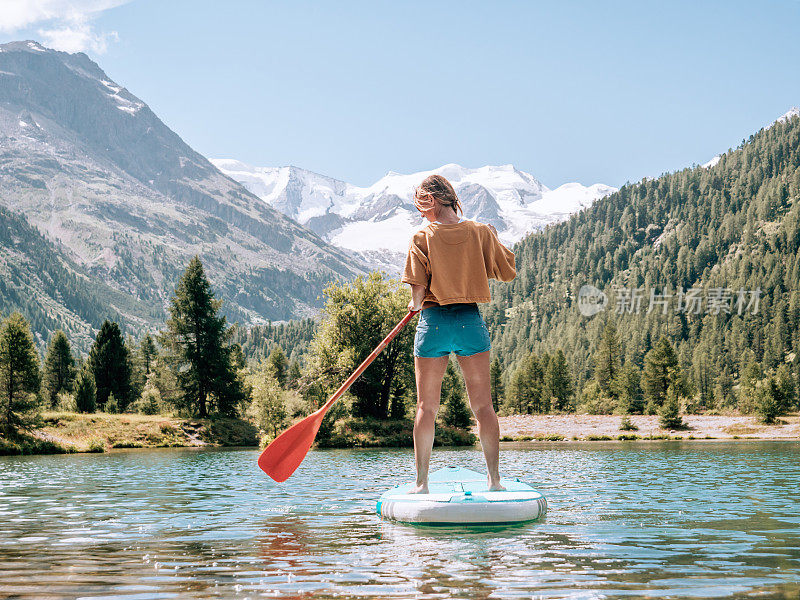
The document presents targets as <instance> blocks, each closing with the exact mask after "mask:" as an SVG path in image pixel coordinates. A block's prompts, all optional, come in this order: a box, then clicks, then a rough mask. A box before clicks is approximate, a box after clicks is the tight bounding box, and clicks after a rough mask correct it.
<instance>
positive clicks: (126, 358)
mask: <svg viewBox="0 0 800 600" xmlns="http://www.w3.org/2000/svg"><path fill="white" fill-rule="evenodd" d="M325 294H326V296H327V304H326V306H325V309H324V311H323V313H324V314H323V316H322V318H321V319H320V321H319V323H318V324H316V326H315V328H314V334H313V338H312V339H311V341H310V343H309V344H308V352H307V353H306V355H304V356H303V359H304V360H303V363H302V364H301V362H300V361H299V360H296V359H292V360H290V359H289V358H288V357H287V355H286V353H285V351H284V350H283V348H282V347H281V346H280V345H277V344H273V347H272V350H271V351H270V352H269V354H268V355H261V356H259V357H257V358H254V357H250V358H249V359H247V358H246V357H245V354H244V352H243V351H242V348H241V346H240V345H239V343H237V342H235V341H233V339H234V336H235V334H236V328H235V326H229V325H228V324H227V322H226V318H225V317H224V316H222V315H221V314H220V309H221V305H222V302H221V301H220V300H218V299H217V298H215V295H214V292H213V290H212V288H211V284H210V282H209V280H208V278H207V277H206V275H205V272H204V270H203V266H202V264H201V262H200V260H199V258H197V257H195V258H194V259H192V260H191V262H190V263H189V265H188V267H187V269H186V271H185V273H184V274H183V276H182V277H181V279H180V281H179V282H178V284H177V286H176V288H175V293H174V295H173V297H172V299H171V301H170V307H169V318H168V319H167V320H166V322H165V325H164V328H163V329H162V330H161V331H158V332H147V333H145V334H144V336H143V337H142V338H141V339H140V340H139V341H134V340H132V339H130V338H128V339H126V338H125V336H123V334H122V332H121V330H120V327H119V325H118V324H117V323H116V322H114V321H111V320H106V321H104V322H103V324H102V326H101V327H100V329H99V331H98V332H97V335H96V337H95V339H94V342H93V344H92V346H91V349H90V351H89V353H88V356H86V357H85V358H82V357H79V356H76V355H75V353H74V352H73V349H72V347H71V344H70V341H69V339H68V337H67V335H66V334H65V333H64V332H63V331H56V332H55V333H54V335H53V336H52V337H51V339H50V341H49V344H48V347H47V351H46V353H45V357H44V360H40V358H39V355H38V353H37V351H36V345H35V343H34V339H33V335H32V334H31V329H30V324H29V323H28V322H27V321H26V319H25V318H24V317H23V316H22V315H21V314H20V313H18V312H16V313H13V314H11V315H10V316H8V317H7V318H5V319H3V320H2V323H1V324H0V385H1V386H2V391H0V402H1V403H2V404H0V406H2V414H0V430H1V431H2V432H3V433H5V434H7V435H10V434H13V433H16V432H19V431H21V430H29V429H31V428H32V427H33V426H34V425H35V424H36V422H37V419H38V416H39V415H40V413H41V411H42V410H51V411H77V412H82V413H93V412H96V411H103V412H106V413H124V412H139V413H143V414H162V413H173V414H177V415H185V416H197V417H206V416H213V415H223V416H236V417H241V418H247V419H249V420H251V421H253V422H254V423H255V424H256V425H257V426H258V427H259V428H260V429H261V431H262V433H263V434H264V436H265V437H266V438H271V437H274V436H275V435H277V434H278V433H279V432H280V431H281V430H282V429H283V428H284V427H286V426H288V425H289V424H290V423H291V421H292V420H293V419H295V418H297V417H300V416H303V415H306V414H309V413H310V412H311V411H313V410H316V409H317V408H318V407H319V406H320V405H321V403H322V402H324V401H325V400H327V398H328V397H329V396H330V394H331V393H332V392H333V390H335V389H336V388H338V386H339V385H341V382H342V381H343V380H344V379H345V378H346V377H347V376H348V375H349V374H350V373H351V372H352V371H353V370H354V369H355V367H356V366H357V365H358V364H360V362H361V361H362V360H363V359H364V358H365V357H366V355H367V354H369V353H370V352H371V351H372V350H373V349H374V347H375V346H377V344H378V343H379V342H380V341H381V340H382V339H383V337H385V335H386V334H387V333H388V331H389V330H390V329H391V328H392V327H394V325H395V324H396V322H397V321H398V320H399V319H400V318H402V316H403V315H404V314H405V310H406V309H405V306H406V304H407V303H408V298H407V290H405V289H403V286H402V285H401V284H400V283H399V282H398V281H396V280H388V279H386V278H385V277H384V275H383V274H382V273H373V274H371V275H369V276H368V277H363V276H361V277H358V278H357V279H356V280H355V281H353V282H351V283H350V284H346V285H340V284H338V283H336V282H333V283H331V284H330V285H329V286H328V287H327V288H326V289H325ZM301 326H303V327H304V328H305V329H308V324H307V323H306V324H303V323H301ZM276 327H279V328H280V329H281V330H285V328H284V327H283V326H280V325H279V326H276ZM286 335H289V336H291V334H286ZM412 346H413V329H412V328H410V327H409V328H407V329H406V330H405V331H404V332H402V333H401V335H399V336H398V337H397V338H395V340H393V342H392V343H391V344H390V345H389V346H388V347H387V348H386V349H385V350H384V352H383V353H382V354H381V355H380V356H379V357H378V359H376V360H375V362H374V363H373V364H372V366H371V367H370V369H368V370H367V371H366V372H365V373H364V374H363V375H362V376H361V377H360V378H359V379H358V380H357V381H356V383H355V384H354V385H353V386H352V387H351V388H350V390H349V391H348V393H347V394H346V395H345V398H343V400H342V402H340V404H339V407H338V411H334V412H333V414H332V415H331V418H329V419H327V420H326V423H325V424H324V427H323V429H322V432H321V438H322V439H324V438H325V436H326V435H328V436H331V435H333V434H334V430H335V429H336V427H337V424H338V423H340V422H341V421H345V420H347V419H352V418H355V419H374V420H384V421H385V420H398V421H403V420H406V421H407V420H408V419H409V409H410V407H411V406H412V405H413V403H414V402H415V399H414V394H413V390H414V371H413V362H412V358H411V351H412ZM263 349H264V346H260V350H261V352H263ZM443 390H444V401H443V410H442V412H441V416H440V423H441V424H442V425H444V426H446V427H451V428H461V429H464V428H467V427H469V425H470V424H471V423H472V415H471V412H470V410H469V408H468V405H467V402H466V394H465V391H464V386H463V383H462V381H461V377H460V376H459V375H458V369H457V367H456V366H454V364H453V363H451V364H450V365H449V366H448V370H447V375H446V378H445V383H444V386H443ZM409 439H410V438H409Z"/></svg>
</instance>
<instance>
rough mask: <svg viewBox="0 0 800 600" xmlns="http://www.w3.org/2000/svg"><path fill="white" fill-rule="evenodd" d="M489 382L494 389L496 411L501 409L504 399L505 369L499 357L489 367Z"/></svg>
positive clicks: (493, 397)
mask: <svg viewBox="0 0 800 600" xmlns="http://www.w3.org/2000/svg"><path fill="white" fill-rule="evenodd" d="M489 382H490V387H491V390H492V406H493V407H494V410H495V412H496V411H498V410H500V405H501V404H502V399H503V395H504V389H503V369H502V367H501V366H500V360H498V358H497V357H495V358H494V360H493V361H492V365H491V367H490V368H489Z"/></svg>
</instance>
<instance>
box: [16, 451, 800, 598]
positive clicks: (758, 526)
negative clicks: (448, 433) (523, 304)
mask: <svg viewBox="0 0 800 600" xmlns="http://www.w3.org/2000/svg"><path fill="white" fill-rule="evenodd" d="M798 450H800V444H797V443H753V444H751V443H739V444H732V443H714V444H711V443H696V444H691V443H665V444H628V445H619V444H606V445H603V444H583V445H580V444H569V445H566V444H543V443H540V444H534V445H528V446H523V445H518V446H512V447H510V448H508V449H506V450H504V452H503V464H504V468H505V472H506V474H508V475H511V476H519V477H520V478H521V479H523V480H526V481H529V482H532V483H533V484H534V485H536V486H537V487H538V488H539V489H541V490H542V491H543V492H544V493H545V495H546V496H547V497H548V502H549V512H548V515H547V517H546V519H545V520H544V521H541V522H537V523H528V524H521V525H502V526H484V527H478V528H464V527H413V526H408V525H401V524H396V523H392V522H389V521H382V520H380V518H379V517H377V516H376V515H375V513H374V508H375V504H374V503H375V499H376V498H377V496H378V495H380V493H381V492H382V491H384V490H385V489H386V488H388V487H390V486H392V485H395V484H396V483H398V482H399V481H401V480H404V479H407V478H409V477H410V473H411V469H412V465H413V455H412V454H411V452H410V451H408V450H387V451H378V450H364V451H341V450H339V451H325V452H313V453H312V454H311V455H309V457H308V459H307V460H306V462H305V463H304V464H303V466H302V467H301V469H300V470H299V471H298V472H297V473H296V475H295V476H294V477H292V479H291V480H290V481H289V482H287V483H286V484H280V485H279V484H275V483H274V482H272V481H271V480H269V479H268V478H267V477H265V476H263V475H262V474H261V473H260V471H258V470H257V469H256V467H255V458H256V453H255V452H253V451H204V450H200V451H198V450H175V451H163V450H162V451H131V452H119V453H117V452H115V453H109V454H106V455H99V456H98V455H91V456H89V455H82V456H81V455H79V456H57V457H12V458H4V459H0V597H17V598H40V597H45V596H48V597H93V598H97V597H124V598H162V597H163V598H167V597H191V598H206V597H241V598H244V597H255V596H256V595H258V596H267V597H269V596H279V597H312V596H313V597H315V598H318V597H322V598H325V597H333V596H335V595H339V597H341V596H344V597H364V598H367V597H382V598H386V597H419V598H434V597H436V598H438V597H456V598H512V597H530V596H532V595H538V596H542V597H548V598H559V597H577V598H596V597H608V596H613V597H620V596H626V595H634V596H640V595H642V594H646V595H649V596H673V597H708V598H712V597H722V596H737V595H742V596H748V595H750V594H762V596H760V597H763V594H767V595H773V596H776V597H780V596H781V595H785V596H786V597H790V596H791V597H797V595H798V592H799V591H800V529H798V526H799V525H800V498H798V494H797V490H798V488H799V487H800V461H798V460H797V458H798ZM434 463H435V464H434V465H432V466H433V468H439V467H441V466H445V465H459V466H464V467H467V468H472V469H476V470H482V456H481V454H480V453H479V452H476V451H474V450H438V449H437V452H436V453H435V454H434ZM32 573H35V574H36V576H35V577H32V576H31V574H32ZM792 595H793V596H792Z"/></svg>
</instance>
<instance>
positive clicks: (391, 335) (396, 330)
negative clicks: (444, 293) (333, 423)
mask: <svg viewBox="0 0 800 600" xmlns="http://www.w3.org/2000/svg"><path fill="white" fill-rule="evenodd" d="M418 312H419V311H418V310H410V311H408V314H407V315H406V316H405V317H403V319H402V320H401V321H400V322H399V323H398V324H397V325H395V326H394V329H392V330H391V331H390V332H389V335H387V336H386V337H385V338H383V341H382V342H381V343H380V344H378V347H377V348H375V350H373V351H372V353H371V354H370V355H369V356H368V357H367V358H365V359H364V362H362V363H361V364H360V365H359V366H358V368H357V369H356V370H355V371H353V374H352V375H350V377H348V378H347V380H346V381H345V382H344V383H343V384H342V385H341V386H340V387H339V389H338V390H336V391H335V392H334V394H333V396H331V398H330V400H328V401H327V402H326V403H325V404H324V405H323V406H322V408H320V409H319V411H317V412H322V413H326V412H328V409H329V408H330V407H331V406H332V405H333V403H334V402H336V401H337V400H338V399H339V396H341V395H342V394H344V393H345V392H346V391H347V388H349V387H350V386H351V385H353V382H354V381H355V380H356V379H358V376H359V375H361V373H363V372H364V369H366V368H367V367H368V366H369V365H370V363H372V361H373V360H375V359H376V358H377V357H378V354H380V353H381V352H383V349H384V348H386V346H388V345H389V342H391V341H392V340H393V339H394V338H395V336H396V335H397V334H398V333H400V330H401V329H402V328H403V327H405V326H406V324H407V323H408V322H409V321H410V320H411V319H412V318H413V316H414V315H415V314H417V313H418Z"/></svg>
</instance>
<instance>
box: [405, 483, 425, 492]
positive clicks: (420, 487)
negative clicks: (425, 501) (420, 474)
mask: <svg viewBox="0 0 800 600" xmlns="http://www.w3.org/2000/svg"><path fill="white" fill-rule="evenodd" d="M408 493H409V494H428V493H430V492H428V484H427V483H423V484H422V485H417V486H415V487H414V488H413V489H411V490H410V491H409V492H408Z"/></svg>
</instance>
